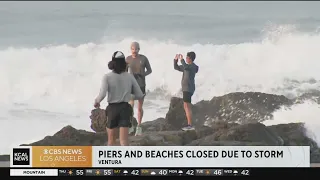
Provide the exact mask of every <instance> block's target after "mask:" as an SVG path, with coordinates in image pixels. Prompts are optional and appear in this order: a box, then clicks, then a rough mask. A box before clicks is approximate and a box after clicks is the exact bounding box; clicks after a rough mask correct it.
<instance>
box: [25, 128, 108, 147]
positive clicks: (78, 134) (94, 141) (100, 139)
mask: <svg viewBox="0 0 320 180" xmlns="http://www.w3.org/2000/svg"><path fill="white" fill-rule="evenodd" d="M106 141H107V134H106V133H105V132H102V133H94V132H88V131H85V130H78V129H75V128H74V127H72V126H66V127H64V128H62V129H61V130H60V131H58V132H57V133H55V134H54V135H53V136H46V137H45V138H44V139H42V140H40V141H37V142H33V143H31V144H23V145H21V146H99V145H101V144H104V142H106Z"/></svg>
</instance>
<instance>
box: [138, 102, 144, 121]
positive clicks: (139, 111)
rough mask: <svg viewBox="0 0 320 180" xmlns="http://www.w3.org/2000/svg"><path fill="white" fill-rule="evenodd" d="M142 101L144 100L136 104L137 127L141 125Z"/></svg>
mask: <svg viewBox="0 0 320 180" xmlns="http://www.w3.org/2000/svg"><path fill="white" fill-rule="evenodd" d="M143 101H144V99H141V100H139V103H138V126H140V125H141V123H142V118H143Z"/></svg>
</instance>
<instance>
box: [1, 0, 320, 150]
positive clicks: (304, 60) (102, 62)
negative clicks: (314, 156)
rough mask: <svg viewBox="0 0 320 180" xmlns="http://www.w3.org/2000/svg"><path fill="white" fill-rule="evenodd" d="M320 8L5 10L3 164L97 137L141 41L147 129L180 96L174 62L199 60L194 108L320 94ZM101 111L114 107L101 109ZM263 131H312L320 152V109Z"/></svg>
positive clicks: (71, 5) (298, 112)
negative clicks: (103, 91)
mask: <svg viewBox="0 0 320 180" xmlns="http://www.w3.org/2000/svg"><path fill="white" fill-rule="evenodd" d="M319 9H320V2H293V1H292V2H89V1H88V2H61V1H60V2H0V25H1V26H0V87H1V88H0V122H1V126H0V142H1V145H0V154H7V153H9V152H10V148H11V147H12V146H16V145H19V144H21V143H30V142H33V141H37V140H40V139H42V138H43V137H44V136H46V135H52V134H53V133H55V132H57V131H58V130H60V129H61V128H62V127H63V126H66V125H72V126H74V127H75V128H80V129H85V130H91V129H90V119H89V115H90V111H91V109H92V108H93V100H94V98H95V97H96V96H97V94H98V92H99V88H100V82H101V78H102V76H103V74H104V73H107V72H109V70H108V69H107V62H108V61H109V60H110V57H111V55H112V53H113V52H114V51H116V50H121V51H123V52H124V53H125V54H126V55H129V53H130V43H131V42H132V41H138V42H140V45H141V53H142V54H144V55H146V56H147V57H148V58H149V60H150V63H151V66H152V68H153V73H152V74H151V75H150V76H148V77H147V90H148V91H149V93H148V94H149V95H148V96H147V99H146V102H145V105H144V108H145V116H144V121H150V120H154V119H156V118H158V117H163V116H164V115H165V113H166V112H167V110H168V105H169V99H170V97H171V96H174V95H177V94H179V90H180V79H181V74H180V73H179V72H177V71H174V70H173V67H172V66H173V63H172V61H173V58H174V56H175V54H176V53H183V54H185V53H186V52H187V51H191V50H192V51H195V52H196V53H197V59H196V63H197V64H198V65H199V66H200V71H199V73H198V75H197V77H196V87H197V90H196V92H195V95H194V98H193V101H194V102H198V101H200V100H203V99H204V100H208V99H211V98H212V97H213V96H219V95H223V94H226V93H229V92H234V91H261V92H266V93H274V94H282V95H286V96H287V97H296V96H299V95H300V94H302V93H304V92H307V91H309V90H314V89H316V90H320V81H319V80H320V71H319V69H320V61H319V60H320V51H319V47H320V33H319V27H320V26H319V25H320V12H319ZM102 105H103V106H106V105H107V103H106V102H105V101H104V102H103V103H102ZM274 116H275V118H274V120H272V121H267V122H266V124H277V123H288V122H305V123H306V125H307V127H308V130H309V134H310V136H312V138H314V139H315V140H316V141H317V142H318V143H319V144H320V121H319V117H320V109H319V105H318V104H314V103H311V102H305V103H303V104H300V105H296V106H294V107H292V108H291V109H290V110H285V109H280V110H279V111H277V112H275V113H274Z"/></svg>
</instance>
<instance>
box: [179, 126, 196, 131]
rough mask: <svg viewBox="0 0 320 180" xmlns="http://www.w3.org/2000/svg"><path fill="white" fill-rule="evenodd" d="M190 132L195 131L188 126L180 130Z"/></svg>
mask: <svg viewBox="0 0 320 180" xmlns="http://www.w3.org/2000/svg"><path fill="white" fill-rule="evenodd" d="M191 130H195V129H194V127H192V126H190V125H188V126H186V127H184V128H182V131H191Z"/></svg>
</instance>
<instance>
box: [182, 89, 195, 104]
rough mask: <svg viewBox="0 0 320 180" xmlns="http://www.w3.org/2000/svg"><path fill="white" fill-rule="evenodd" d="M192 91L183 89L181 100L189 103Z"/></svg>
mask: <svg viewBox="0 0 320 180" xmlns="http://www.w3.org/2000/svg"><path fill="white" fill-rule="evenodd" d="M192 95H193V94H192V93H191V92H187V91H183V97H182V99H183V102H186V103H191V97H192Z"/></svg>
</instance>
